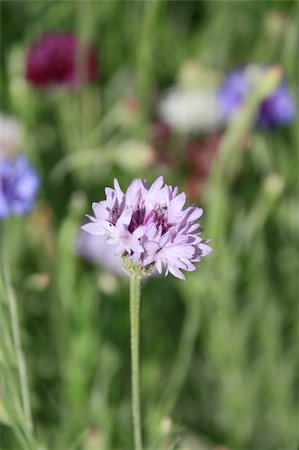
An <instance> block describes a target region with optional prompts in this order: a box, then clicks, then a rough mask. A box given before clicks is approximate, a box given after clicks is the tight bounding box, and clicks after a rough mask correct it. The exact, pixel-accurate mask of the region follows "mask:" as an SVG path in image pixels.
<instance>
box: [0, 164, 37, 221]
mask: <svg viewBox="0 0 299 450" xmlns="http://www.w3.org/2000/svg"><path fill="white" fill-rule="evenodd" d="M38 186H39V178H38V175H37V173H36V171H35V170H34V168H33V167H31V166H30V165H29V164H28V162H27V158H26V157H25V156H19V157H17V158H16V159H15V160H10V159H7V158H0V218H1V219H3V218H6V217H8V216H9V215H12V214H15V215H18V216H21V215H23V214H25V213H27V212H29V211H30V210H31V209H32V207H33V202H34V199H35V196H36V193H37V189H38Z"/></svg>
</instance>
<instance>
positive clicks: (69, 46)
mask: <svg viewBox="0 0 299 450" xmlns="http://www.w3.org/2000/svg"><path fill="white" fill-rule="evenodd" d="M78 49H79V41H78V39H77V38H76V36H74V35H72V34H67V33H54V32H52V33H47V34H44V35H43V36H42V37H41V38H40V39H39V40H38V41H36V42H34V43H33V44H32V46H31V47H30V49H29V51H28V54H27V60H26V78H27V80H28V81H30V82H31V83H32V84H33V85H34V86H37V87H53V86H59V85H66V86H76V85H77V84H78V83H80V82H82V81H83V80H80V79H79V74H78V73H77V71H76V53H77V52H78ZM85 57H86V61H85V62H86V73H84V76H85V77H86V79H87V80H93V79H95V77H96V75H97V62H96V54H95V50H94V49H93V48H92V47H87V48H86V55H85Z"/></svg>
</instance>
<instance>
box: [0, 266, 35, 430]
mask: <svg viewBox="0 0 299 450" xmlns="http://www.w3.org/2000/svg"><path fill="white" fill-rule="evenodd" d="M3 272H4V279H5V284H6V288H7V293H8V296H7V297H8V306H9V313H10V319H11V327H12V337H13V345H14V349H15V355H16V361H17V367H18V374H19V380H20V390H21V398H22V405H23V410H24V415H25V418H26V422H27V427H28V429H29V430H30V431H32V429H33V425H32V417H31V409H30V401H29V389H28V380H27V371H26V364H25V358H24V355H23V351H22V346H21V337H20V328H19V318H18V308H17V302H16V298H15V295H14V292H13V289H12V287H11V283H10V277H9V273H8V269H7V267H6V264H5V262H4V270H3Z"/></svg>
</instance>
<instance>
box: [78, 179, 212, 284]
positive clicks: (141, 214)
mask: <svg viewBox="0 0 299 450" xmlns="http://www.w3.org/2000/svg"><path fill="white" fill-rule="evenodd" d="M105 192H106V200H104V201H101V202H99V203H96V202H94V203H93V204H92V209H93V213H94V216H87V217H89V219H90V220H91V222H89V223H87V224H86V225H83V227H82V229H83V230H85V231H87V232H88V233H90V234H93V235H95V236H104V237H105V238H106V241H107V243H108V244H112V245H114V246H115V248H116V252H117V253H118V254H121V255H122V256H127V257H129V259H131V260H132V261H133V263H135V264H139V265H141V267H142V268H144V269H150V268H156V269H157V271H158V272H159V273H160V274H161V273H162V272H164V273H165V275H167V274H168V272H170V273H171V274H172V275H174V276H176V277H177V278H181V279H185V277H184V275H183V273H182V272H181V270H186V271H189V272H191V271H193V270H195V269H196V266H195V265H194V264H193V263H196V262H199V261H200V260H201V258H202V257H203V256H206V255H208V254H209V253H210V252H211V248H210V247H209V245H207V242H206V241H205V240H203V239H201V238H200V237H199V234H200V233H201V232H202V229H201V228H200V227H199V225H198V224H197V223H196V221H197V220H198V219H199V218H200V217H201V216H202V212H203V211H202V209H201V208H196V207H192V206H191V207H188V208H184V204H185V201H186V194H185V193H181V194H178V188H177V187H175V188H173V187H172V186H169V185H164V181H163V177H159V178H158V179H157V180H156V181H155V182H154V183H153V184H152V185H151V186H150V187H148V185H147V183H146V182H142V181H141V180H140V179H135V180H133V181H132V182H131V184H130V185H129V187H128V189H127V191H126V192H125V193H124V192H123V191H122V190H121V188H120V186H119V183H118V181H117V180H116V179H115V180H114V189H112V188H106V190H105Z"/></svg>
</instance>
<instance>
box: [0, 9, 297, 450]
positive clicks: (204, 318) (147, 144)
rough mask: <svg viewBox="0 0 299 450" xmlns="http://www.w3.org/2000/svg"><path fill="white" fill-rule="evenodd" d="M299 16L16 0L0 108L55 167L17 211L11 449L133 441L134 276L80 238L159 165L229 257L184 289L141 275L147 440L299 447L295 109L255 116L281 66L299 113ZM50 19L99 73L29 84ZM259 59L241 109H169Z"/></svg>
mask: <svg viewBox="0 0 299 450" xmlns="http://www.w3.org/2000/svg"><path fill="white" fill-rule="evenodd" d="M298 24H299V9H298V4H297V3H296V2H291V1H262V2H259V1H242V2H230V1H195V2H193V1H176V2H172V1H167V0H164V1H158V0H154V1H136V2H133V1H62V2H56V1H26V2H25V1H2V2H1V115H3V114H5V115H9V116H11V117H14V118H15V119H16V120H18V122H19V126H20V127H21V129H22V137H21V138H20V139H21V143H20V144H19V147H20V151H22V152H23V153H26V155H27V157H28V160H29V161H30V163H31V164H33V165H34V166H35V167H36V170H37V172H38V174H39V177H40V189H39V193H38V197H37V201H36V204H35V207H34V208H33V210H32V211H31V213H30V214H28V215H26V216H25V217H22V218H20V217H9V218H7V219H5V220H4V219H2V220H1V241H2V251H3V252H4V250H3V248H5V253H6V256H7V261H8V266H9V267H8V268H7V269H6V272H5V271H4V272H5V273H4V272H3V271H2V275H3V273H4V275H3V276H2V281H1V285H0V293H1V322H0V325H1V329H0V332H1V340H0V368H1V391H0V394H1V395H0V422H1V424H0V442H1V448H3V449H5V450H11V449H30V450H37V449H39V450H46V449H47V450H64V449H65V450H79V449H80V450H81V449H82V450H110V449H111V450H126V449H132V448H133V444H132V431H131V409H130V408H131V406H130V345H129V303H128V293H129V283H128V280H127V279H126V278H125V277H124V276H122V275H120V273H119V272H118V270H117V269H115V266H114V265H113V264H110V265H108V266H107V259H108V256H107V255H108V254H107V249H102V250H101V249H100V248H99V249H98V248H97V247H95V245H96V244H91V249H92V250H94V249H96V256H95V252H93V253H92V252H91V251H90V249H89V250H86V247H84V245H83V251H80V250H78V245H79V244H78V239H79V237H78V236H79V230H80V225H81V224H82V223H84V220H85V219H84V215H85V214H86V213H89V212H90V205H91V202H92V201H99V200H101V199H103V195H104V188H105V186H111V185H112V183H113V178H114V177H117V178H118V179H119V181H120V183H121V186H122V187H123V188H126V186H127V185H128V183H129V182H130V181H131V179H132V178H134V177H140V178H146V179H147V180H149V181H150V182H152V181H153V180H154V179H155V178H156V177H157V176H159V175H163V176H164V178H165V181H166V182H167V183H169V184H172V185H178V186H179V188H180V190H185V191H187V193H188V197H189V202H190V203H192V202H193V203H195V204H196V205H200V206H202V207H203V208H204V217H203V219H202V220H201V225H202V226H203V227H204V229H205V232H204V236H205V237H206V238H210V239H211V240H212V241H211V245H212V247H213V253H212V254H211V255H210V256H209V257H208V258H206V259H205V260H204V261H203V262H202V263H200V265H199V266H200V267H199V269H198V270H197V271H196V272H194V273H191V274H188V275H187V279H186V281H185V282H183V281H180V280H178V279H176V278H174V277H172V276H171V275H169V276H168V277H167V278H162V277H155V276H153V277H151V278H149V279H147V280H146V281H145V282H144V285H143V300H142V318H141V324H142V329H141V336H142V337H141V339H142V343H141V350H142V351H141V402H142V411H143V425H144V430H143V431H144V436H145V442H146V446H145V447H146V449H151V450H158V449H159V450H160V449H161V450H162V449H165V450H166V449H169V450H170V449H180V450H206V449H212V448H214V449H215V448H217V449H225V448H226V449H261V448H263V449H274V448H280V449H296V448H298V443H299V426H298V424H299V345H298V342H299V302H298V292H299V290H298V287H299V286H298V273H299V258H298V250H299V237H298V236H299V234H298V231H299V229H298V228H299V227H298V225H299V224H298V221H299V202H298V200H299V185H298V173H299V158H298V153H299V126H298V125H299V123H298V114H295V115H294V119H293V120H292V121H291V123H288V124H287V125H284V126H275V127H270V128H267V129H261V128H259V127H258V126H256V125H255V122H256V114H257V110H258V108H259V105H260V103H261V102H262V101H263V99H264V98H265V97H266V96H267V95H269V94H270V93H271V92H272V91H273V90H274V89H276V87H277V86H278V84H279V83H280V81H281V79H282V78H284V79H285V80H287V83H288V89H289V91H290V93H291V96H292V99H293V102H294V105H295V108H296V109H297V106H298V99H299V31H298V30H299V28H298ZM54 31H55V32H60V33H62V32H68V33H72V34H74V35H76V36H77V37H78V39H80V40H81V41H82V42H84V43H88V44H90V45H92V46H93V48H94V51H95V53H96V58H97V73H96V76H95V77H93V80H91V81H90V82H85V83H82V84H80V86H76V87H68V86H59V85H57V86H51V87H42V88H41V87H36V86H34V85H33V84H32V83H30V80H26V77H25V75H24V74H25V65H26V54H27V53H28V51H29V48H30V46H31V45H32V42H34V41H37V40H38V39H40V37H41V36H42V35H43V34H44V33H45V32H54ZM83 56H84V55H83ZM82 61H84V58H83V60H82ZM252 64H254V65H260V66H261V67H264V68H265V75H263V76H262V77H261V79H260V81H258V82H257V83H256V85H255V88H254V89H253V90H252V92H251V93H250V94H249V95H248V96H247V98H246V100H245V101H244V102H242V106H241V107H240V109H239V110H238V111H237V113H236V114H235V115H234V116H233V118H232V120H229V121H226V122H225V123H222V124H221V125H220V126H218V125H216V126H215V127H213V126H212V127H210V126H209V127H208V128H206V129H205V128H204V127H199V128H200V129H199V130H194V129H193V128H192V129H191V130H186V129H185V130H183V131H182V130H176V129H175V127H173V129H171V127H169V126H167V125H166V124H165V122H163V121H162V120H161V117H160V116H161V114H159V111H160V109H159V104H160V103H161V101H162V100H161V99H163V98H164V96H165V95H167V92H169V91H168V90H169V88H170V87H171V86H174V85H175V86H179V88H182V89H187V90H188V89H189V88H190V89H195V88H196V89H200V90H201V92H210V90H211V89H214V90H216V91H217V89H218V86H219V85H220V84H221V82H222V80H223V79H224V78H225V74H226V73H228V72H230V71H231V70H235V69H238V68H242V67H245V66H248V65H252ZM78 66H79V70H80V67H81V66H80V64H79V65H78ZM253 67H255V66H253ZM271 67H272V69H271ZM273 67H274V68H273ZM268 68H269V70H268ZM178 109H180V106H178ZM202 109H203V111H202V112H201V114H202V117H199V119H200V120H203V122H204V119H205V116H206V115H207V114H208V110H206V109H205V107H203V108H202ZM185 113H186V114H187V113H188V111H184V110H183V111H182V113H181V114H182V115H183V117H185ZM1 128H2V129H1V130H0V141H1V133H4V131H3V126H1ZM214 128H215V129H214ZM1 142H2V141H1ZM1 154H2V150H1ZM84 249H85V250H84ZM78 253H79V254H78ZM91 253H92V256H90V254H91ZM91 259H93V260H95V259H96V260H97V261H100V262H101V264H100V263H93V262H91V261H90V260H91ZM7 271H9V273H10V276H8V275H7ZM14 295H15V299H16V303H17V307H18V315H19V324H20V337H21V344H22V349H23V352H24V357H25V360H26V365H27V373H28V384H29V394H30V408H31V412H32V422H33V426H32V425H31V423H30V420H28V414H27V418H26V415H25V414H24V411H23V409H22V408H23V407H22V401H21V394H20V380H19V372H18V370H17V368H18V361H19V359H18V356H20V355H18V351H16V348H15V346H14V341H13V335H14V334H13V330H12V326H13V323H12V321H11V315H10V311H9V308H8V306H7V299H8V298H10V297H11V296H14ZM17 350H18V349H17Z"/></svg>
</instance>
